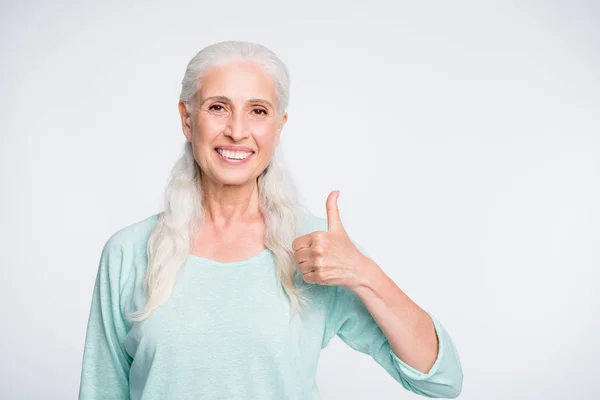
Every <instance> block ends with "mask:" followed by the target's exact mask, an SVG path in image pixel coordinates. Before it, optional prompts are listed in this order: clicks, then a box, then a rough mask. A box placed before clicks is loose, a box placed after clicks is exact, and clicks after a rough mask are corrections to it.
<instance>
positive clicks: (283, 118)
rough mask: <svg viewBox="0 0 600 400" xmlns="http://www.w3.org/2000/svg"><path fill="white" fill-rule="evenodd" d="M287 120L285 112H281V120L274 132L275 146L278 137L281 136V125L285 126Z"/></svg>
mask: <svg viewBox="0 0 600 400" xmlns="http://www.w3.org/2000/svg"><path fill="white" fill-rule="evenodd" d="M287 120H288V115H287V113H283V115H282V116H281V121H280V122H279V126H278V127H277V131H276V132H275V147H277V145H279V137H280V136H281V131H282V130H283V127H284V126H285V124H286V122H287Z"/></svg>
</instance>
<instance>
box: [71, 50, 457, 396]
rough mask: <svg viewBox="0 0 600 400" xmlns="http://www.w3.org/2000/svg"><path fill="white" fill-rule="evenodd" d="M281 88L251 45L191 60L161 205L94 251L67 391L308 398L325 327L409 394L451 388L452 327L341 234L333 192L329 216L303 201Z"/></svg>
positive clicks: (276, 62)
mask: <svg viewBox="0 0 600 400" xmlns="http://www.w3.org/2000/svg"><path fill="white" fill-rule="evenodd" d="M288 93H289V75H288V70H287V68H286V67H285V65H284V64H283V63H282V62H281V60H280V59H279V58H278V57H277V56H276V55H275V54H274V53H273V52H271V51H270V50H268V49H267V48H265V47H264V46H261V45H258V44H253V43H247V42H235V41H230V42H221V43H216V44H214V45H211V46H208V47H206V48H205V49H203V50H201V51H200V52H198V54H197V55H196V56H195V57H194V58H193V59H192V60H191V61H190V62H189V64H188V66H187V69H186V71H185V76H184V78H183V82H182V90H181V96H180V101H179V112H180V114H181V124H182V128H183V134H184V135H185V138H186V142H185V147H184V152H183V156H182V158H181V159H180V160H179V161H178V162H177V163H176V165H175V166H174V168H173V170H172V175H171V180H170V183H169V185H168V187H167V189H166V195H165V210H164V211H162V212H161V213H158V214H155V215H152V216H149V217H147V218H145V219H143V220H140V221H138V222H135V223H132V224H130V225H129V226H127V227H124V228H121V229H120V230H118V231H116V232H115V233H114V234H113V235H112V236H111V237H110V238H109V239H108V240H107V242H106V244H105V245H104V248H103V250H102V254H101V257H100V263H99V268H98V274H97V277H96V282H95V286H94V292H93V297H92V304H91V310H90V315H89V322H88V327H87V334H86V340H85V349H84V356H83V367H82V374H81V385H80V392H79V398H80V399H85V400H92V399H116V400H118V399H136V400H137V399H143V400H158V399H177V400H185V399H245V400H246V399H261V400H264V399H277V400H280V399H288V400H290V399H298V400H300V399H302V400H306V399H318V398H319V390H318V388H317V385H316V382H315V376H316V371H317V363H318V361H319V354H320V352H321V349H323V348H325V346H327V344H328V343H329V341H330V340H331V338H332V337H333V336H334V335H337V336H339V337H340V338H341V339H342V340H343V341H344V342H345V343H347V344H348V345H349V346H350V347H352V348H353V349H355V350H358V351H360V352H362V353H365V354H368V355H370V356H371V357H372V358H373V359H374V360H375V361H376V362H377V363H378V364H379V365H381V366H382V367H383V368H384V369H385V371H387V372H388V373H389V374H390V375H391V376H392V377H393V378H394V379H395V380H396V381H397V382H399V383H400V384H401V385H402V386H403V387H404V388H406V389H408V390H410V391H412V392H414V393H417V394H420V395H423V396H427V397H445V398H454V397H456V396H458V395H459V393H460V391H461V387H462V368H461V364H460V361H459V357H458V355H457V351H456V348H455V346H454V344H453V342H452V340H451V338H450V337H449V335H448V333H447V332H446V331H445V329H444V327H443V326H442V325H441V324H440V322H439V321H438V320H437V319H436V318H434V317H433V316H432V315H431V314H429V313H427V312H426V311H424V310H423V309H421V308H420V307H419V306H418V305H417V304H415V303H414V302H413V301H412V300H411V299H410V298H409V297H408V296H407V295H406V294H404V292H403V291H402V290H401V289H400V288H398V286H396V284H395V283H394V282H393V281H392V280H391V279H390V278H389V277H388V276H387V275H386V274H385V273H384V272H383V270H382V269H381V268H380V267H379V266H378V265H377V264H376V263H375V262H374V261H373V260H372V259H370V258H369V257H368V256H367V254H366V253H365V252H364V251H363V250H362V248H361V247H360V246H358V245H357V244H356V243H355V242H354V241H353V240H351V239H350V237H349V235H348V233H347V232H346V230H345V229H344V227H343V225H342V222H341V219H340V215H339V212H338V208H337V197H338V195H339V192H338V191H333V192H331V194H330V195H329V197H328V198H327V202H326V210H327V218H326V219H325V218H320V217H316V216H313V215H311V214H310V213H309V212H308V211H307V208H306V207H304V206H303V205H301V202H300V200H299V199H300V196H299V194H298V193H297V192H296V190H295V188H294V185H293V184H292V179H291V176H290V174H289V173H288V172H287V170H286V168H285V164H284V161H283V159H282V155H281V150H280V149H281V147H280V146H278V144H279V139H280V136H281V131H282V129H283V127H284V125H285V123H286V121H287V118H288V116H287V113H286V107H287V105H288V100H289V99H288V96H289V95H288Z"/></svg>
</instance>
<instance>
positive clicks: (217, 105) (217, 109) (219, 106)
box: [208, 104, 225, 111]
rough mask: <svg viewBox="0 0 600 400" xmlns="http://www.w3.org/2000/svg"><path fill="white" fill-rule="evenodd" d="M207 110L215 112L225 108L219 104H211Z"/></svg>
mask: <svg viewBox="0 0 600 400" xmlns="http://www.w3.org/2000/svg"><path fill="white" fill-rule="evenodd" d="M208 109H209V110H215V111H223V110H225V107H223V106H222V105H221V104H213V105H212V106H210V107H208Z"/></svg>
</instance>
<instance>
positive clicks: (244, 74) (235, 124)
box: [179, 62, 287, 185]
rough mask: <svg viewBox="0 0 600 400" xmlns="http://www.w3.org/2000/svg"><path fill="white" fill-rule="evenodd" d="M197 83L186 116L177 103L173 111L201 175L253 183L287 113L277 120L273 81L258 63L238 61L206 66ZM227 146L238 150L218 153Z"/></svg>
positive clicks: (224, 181)
mask: <svg viewBox="0 0 600 400" xmlns="http://www.w3.org/2000/svg"><path fill="white" fill-rule="evenodd" d="M200 86H201V89H200V90H199V91H198V92H197V93H196V98H195V104H194V106H193V107H192V113H191V115H189V116H188V115H187V112H186V111H185V107H184V104H183V103H182V102H180V103H179V112H180V114H181V121H182V127H183V133H184V135H185V137H186V139H187V140H188V141H189V142H191V143H192V148H193V151H194V158H195V159H196V162H197V163H198V164H199V165H200V168H201V169H202V173H203V178H205V179H209V180H211V181H214V182H215V183H218V184H223V185H244V184H249V183H252V182H254V181H255V180H256V178H257V177H258V176H259V175H260V174H261V172H262V171H264V169H265V168H266V167H267V165H268V163H269V160H270V159H271V155H272V154H273V151H274V150H275V148H276V147H277V144H278V143H279V136H280V134H281V130H282V129H283V126H284V125H285V123H286V121H287V114H284V115H283V116H282V118H281V119H278V118H277V115H276V112H277V109H276V107H277V104H276V97H275V87H274V85H273V82H272V81H271V79H270V78H269V77H268V76H267V75H266V74H265V72H264V71H263V70H262V68H261V67H260V66H259V65H257V64H254V63H248V62H245V63H242V62H239V63H230V64H226V65H222V66H218V67H215V68H213V69H211V70H210V71H209V72H208V73H207V74H206V75H205V76H204V78H203V79H202V82H201V85H200ZM227 146H233V147H237V146H240V148H241V150H243V151H242V152H237V151H233V152H232V151H223V149H222V147H227ZM247 153H250V155H249V156H247V158H244V159H240V158H243V157H246V155H247ZM229 158H235V159H234V160H230V159H229Z"/></svg>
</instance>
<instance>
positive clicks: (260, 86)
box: [198, 62, 275, 103]
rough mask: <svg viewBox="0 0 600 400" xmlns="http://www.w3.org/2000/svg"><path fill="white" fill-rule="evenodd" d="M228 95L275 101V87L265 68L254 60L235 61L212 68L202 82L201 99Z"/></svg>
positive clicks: (237, 98)
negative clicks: (253, 61)
mask: <svg viewBox="0 0 600 400" xmlns="http://www.w3.org/2000/svg"><path fill="white" fill-rule="evenodd" d="M210 96H226V97H229V98H230V99H232V100H234V101H236V100H240V101H243V100H244V99H254V98H260V99H265V100H268V101H270V102H271V103H273V102H274V99H275V87H274V85H273V81H272V80H271V78H270V77H269V76H268V75H267V74H266V72H265V71H264V70H263V68H262V67H261V66H260V65H258V64H256V63H252V62H235V63H228V64H224V65H220V66H217V67H213V68H211V69H210V70H209V71H208V72H207V73H206V74H205V75H204V77H203V78H202V81H201V82H200V90H199V91H198V97H199V100H202V99H203V98H206V97H210Z"/></svg>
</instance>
